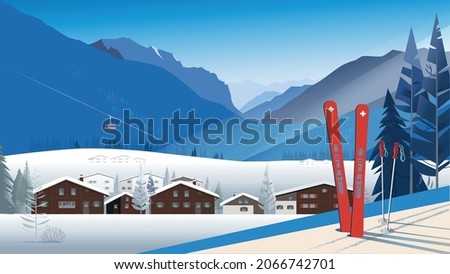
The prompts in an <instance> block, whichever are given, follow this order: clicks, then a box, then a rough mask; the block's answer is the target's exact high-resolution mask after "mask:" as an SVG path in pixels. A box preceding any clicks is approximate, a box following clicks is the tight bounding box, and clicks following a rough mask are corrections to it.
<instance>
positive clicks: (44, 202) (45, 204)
mask: <svg viewBox="0 0 450 274" xmlns="http://www.w3.org/2000/svg"><path fill="white" fill-rule="evenodd" d="M39 207H48V202H47V201H42V202H41V203H40V204H39Z"/></svg>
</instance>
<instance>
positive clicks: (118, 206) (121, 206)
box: [105, 192, 140, 214]
mask: <svg viewBox="0 0 450 274" xmlns="http://www.w3.org/2000/svg"><path fill="white" fill-rule="evenodd" d="M132 201H133V196H131V195H130V194H129V193H126V192H124V193H122V194H120V195H117V196H115V197H111V198H110V199H108V200H107V201H106V202H105V204H106V213H107V214H140V211H139V210H136V209H134V207H133V205H132Z"/></svg>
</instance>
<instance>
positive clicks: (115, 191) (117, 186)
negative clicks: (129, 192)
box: [114, 174, 120, 194]
mask: <svg viewBox="0 0 450 274" xmlns="http://www.w3.org/2000/svg"><path fill="white" fill-rule="evenodd" d="M119 193H120V190H119V174H116V178H115V179H114V194H119Z"/></svg>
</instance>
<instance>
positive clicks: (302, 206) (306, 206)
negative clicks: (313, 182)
mask: <svg viewBox="0 0 450 274" xmlns="http://www.w3.org/2000/svg"><path fill="white" fill-rule="evenodd" d="M301 208H309V204H301Z"/></svg>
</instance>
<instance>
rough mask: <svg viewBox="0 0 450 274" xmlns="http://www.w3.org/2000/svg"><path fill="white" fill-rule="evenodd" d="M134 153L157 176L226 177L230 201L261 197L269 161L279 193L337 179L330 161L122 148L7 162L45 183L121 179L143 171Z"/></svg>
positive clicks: (371, 179) (213, 180)
mask: <svg viewBox="0 0 450 274" xmlns="http://www.w3.org/2000/svg"><path fill="white" fill-rule="evenodd" d="M97 155H104V156H106V157H108V158H113V157H116V156H120V155H126V156H129V157H130V161H131V163H128V164H126V163H111V162H109V161H107V163H90V162H89V160H88V159H89V158H91V157H95V156H97ZM134 158H142V159H145V160H146V161H145V164H143V165H142V169H143V171H144V172H149V171H151V172H152V174H155V175H159V176H164V172H165V169H166V167H167V168H169V172H170V174H172V171H175V173H176V175H177V176H189V177H193V178H196V179H199V180H203V181H204V182H205V181H206V178H209V182H210V186H209V189H210V190H212V191H214V189H215V187H216V185H217V183H218V182H220V184H221V188H222V194H223V195H222V198H223V199H224V200H225V199H227V198H229V197H231V195H233V193H241V192H246V193H249V194H252V195H254V196H256V197H258V196H259V190H260V187H261V183H262V180H263V178H264V170H265V167H266V164H268V166H269V177H270V180H271V181H273V184H274V188H275V192H278V191H282V190H285V189H289V188H293V187H298V186H299V185H303V184H311V183H315V182H329V183H334V179H333V171H332V166H331V162H330V161H311V160H310V161H296V160H295V161H268V162H241V161H229V160H220V159H210V158H200V157H189V156H180V155H172V154H163V153H156V152H145V151H135V150H122V149H121V150H115V149H70V150H57V151H46V152H35V153H26V154H18V155H10V156H6V160H7V163H6V164H7V166H8V167H9V169H10V170H11V175H12V176H13V178H14V177H15V176H16V173H17V170H18V169H19V168H21V169H22V170H23V168H24V167H25V163H26V162H28V165H29V167H30V171H31V174H32V176H33V177H35V181H36V183H35V184H36V186H39V185H42V184H44V183H46V182H49V181H52V180H54V179H56V178H58V177H61V176H70V177H74V178H78V177H79V175H80V174H84V175H89V174H93V173H97V172H101V173H104V174H107V175H110V176H112V177H115V176H116V174H118V175H119V178H120V179H122V178H126V177H130V176H135V175H138V173H139V163H137V162H134V161H133V159H134ZM371 167H372V163H371V162H367V165H366V177H367V179H366V187H367V189H368V190H370V192H371V190H372V189H373V186H374V183H375V181H376V178H377V177H376V176H375V175H374V173H373V171H372V170H371ZM345 170H346V174H347V183H348V185H349V186H350V187H351V186H352V184H353V183H352V180H353V161H346V162H345Z"/></svg>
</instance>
